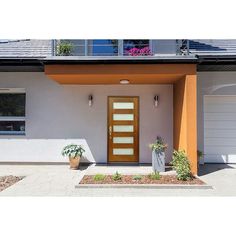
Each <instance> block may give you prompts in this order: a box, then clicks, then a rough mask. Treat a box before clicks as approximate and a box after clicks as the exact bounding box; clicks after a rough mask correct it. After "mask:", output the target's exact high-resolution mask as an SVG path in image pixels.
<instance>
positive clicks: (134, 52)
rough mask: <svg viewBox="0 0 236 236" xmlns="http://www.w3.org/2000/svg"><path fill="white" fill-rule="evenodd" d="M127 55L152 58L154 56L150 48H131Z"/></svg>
mask: <svg viewBox="0 0 236 236" xmlns="http://www.w3.org/2000/svg"><path fill="white" fill-rule="evenodd" d="M126 54H128V55H129V56H150V55H152V53H151V50H150V48H149V47H144V48H141V49H139V48H131V49H130V50H126Z"/></svg>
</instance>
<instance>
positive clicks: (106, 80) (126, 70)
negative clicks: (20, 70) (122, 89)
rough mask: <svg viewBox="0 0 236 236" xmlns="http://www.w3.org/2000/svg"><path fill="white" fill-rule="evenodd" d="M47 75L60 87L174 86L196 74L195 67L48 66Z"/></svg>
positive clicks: (176, 65) (128, 65)
mask: <svg viewBox="0 0 236 236" xmlns="http://www.w3.org/2000/svg"><path fill="white" fill-rule="evenodd" d="M45 74H46V75H47V76H48V77H49V78H51V79H53V80H55V81H56V82H58V83H60V84H120V81H121V80H129V82H130V84H171V83H174V82H176V81H177V80H179V79H181V78H183V77H184V76H185V75H187V74H189V75H191V74H192V75H194V74H196V65H195V64H145V65H143V64H122V65H120V64H119V65H117V64H116V65H110V64H108V65H104V64H99V65H45Z"/></svg>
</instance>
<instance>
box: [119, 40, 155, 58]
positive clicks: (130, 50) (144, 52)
mask: <svg viewBox="0 0 236 236" xmlns="http://www.w3.org/2000/svg"><path fill="white" fill-rule="evenodd" d="M123 51H124V55H129V56H148V55H151V47H150V41H149V40H148V39H125V40H124V41H123Z"/></svg>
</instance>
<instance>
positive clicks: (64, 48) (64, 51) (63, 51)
mask: <svg viewBox="0 0 236 236" xmlns="http://www.w3.org/2000/svg"><path fill="white" fill-rule="evenodd" d="M72 49H73V44H72V43H69V42H65V41H64V42H60V43H59V44H58V45H57V55H58V56H69V55H71V53H72Z"/></svg>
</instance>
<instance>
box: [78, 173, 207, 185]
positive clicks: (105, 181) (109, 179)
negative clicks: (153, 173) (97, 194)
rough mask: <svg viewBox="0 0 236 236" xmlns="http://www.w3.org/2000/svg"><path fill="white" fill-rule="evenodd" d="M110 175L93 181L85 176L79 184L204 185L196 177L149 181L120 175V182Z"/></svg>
mask: <svg viewBox="0 0 236 236" xmlns="http://www.w3.org/2000/svg"><path fill="white" fill-rule="evenodd" d="M112 177H113V176H112V175H105V176H104V179H103V180H95V175H85V176H84V177H83V179H82V180H81V182H80V184H86V185H88V184H122V185H124V184H128V185H130V184H134V185H136V184H144V185H147V184H163V185H204V184H205V183H204V182H203V181H202V180H200V179H199V178H197V177H193V178H192V179H191V180H186V181H180V180H177V178H176V175H161V176H160V179H151V178H150V176H148V175H141V179H134V178H135V175H122V177H121V179H120V180H113V178H112Z"/></svg>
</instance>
